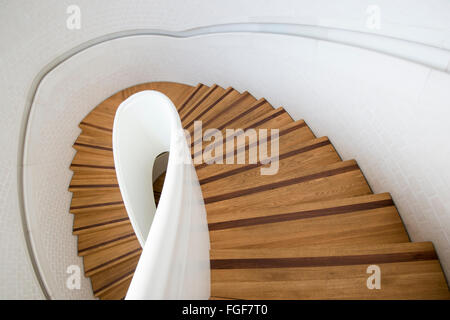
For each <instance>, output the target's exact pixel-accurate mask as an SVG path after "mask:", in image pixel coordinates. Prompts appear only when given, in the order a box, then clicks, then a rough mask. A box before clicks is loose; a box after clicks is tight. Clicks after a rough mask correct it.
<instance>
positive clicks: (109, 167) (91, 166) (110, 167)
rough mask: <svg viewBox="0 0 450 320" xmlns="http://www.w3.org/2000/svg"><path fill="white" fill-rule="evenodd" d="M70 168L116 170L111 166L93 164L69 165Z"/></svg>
mask: <svg viewBox="0 0 450 320" xmlns="http://www.w3.org/2000/svg"><path fill="white" fill-rule="evenodd" d="M70 166H71V167H77V168H92V169H111V170H115V169H116V168H115V167H113V166H97V165H93V164H71V165H70Z"/></svg>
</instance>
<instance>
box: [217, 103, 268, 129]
mask: <svg viewBox="0 0 450 320" xmlns="http://www.w3.org/2000/svg"><path fill="white" fill-rule="evenodd" d="M266 102H267V101H266V99H264V98H263V99H262V100H261V101H259V102H258V101H257V102H256V104H255V105H254V106H252V107H250V108H248V109H247V110H245V111H244V112H242V113H241V114H238V115H237V116H236V117H234V118H233V119H231V120H229V121H227V122H226V123H224V124H223V125H221V126H220V127H219V128H218V129H219V130H223V129H225V128H226V127H227V126H228V125H230V124H231V123H233V122H235V121H236V120H238V119H240V118H242V117H244V116H246V115H248V114H249V113H250V112H252V111H254V110H256V109H258V108H259V107H261V106H262V105H264V104H265V103H266Z"/></svg>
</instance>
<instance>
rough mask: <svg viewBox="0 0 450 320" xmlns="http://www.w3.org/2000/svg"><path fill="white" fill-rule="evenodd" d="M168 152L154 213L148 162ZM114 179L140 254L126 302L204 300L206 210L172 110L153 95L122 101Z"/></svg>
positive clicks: (115, 132)
mask: <svg viewBox="0 0 450 320" xmlns="http://www.w3.org/2000/svg"><path fill="white" fill-rule="evenodd" d="M164 151H169V160H168V165H167V172H166V178H165V181H164V187H163V191H162V194H161V198H160V201H159V204H158V208H156V206H155V203H154V199H153V196H152V195H153V186H152V168H153V162H154V160H155V158H156V156H157V155H159V154H160V153H161V152H164ZM113 153H114V162H115V167H116V174H117V180H118V182H119V188H120V191H121V193H122V197H123V200H124V203H125V207H126V209H127V212H128V215H129V217H130V221H131V224H132V226H133V229H134V230H135V233H136V235H137V237H138V240H139V242H140V243H141V246H142V247H143V251H142V254H141V257H140V259H139V263H138V265H137V268H136V270H135V273H134V276H133V279H132V281H131V284H130V287H129V289H128V293H127V296H126V299H208V298H209V295H210V266H209V234H208V225H207V220H206V210H205V205H204V203H203V197H202V193H201V189H200V185H199V182H198V178H197V174H196V172H195V169H194V167H193V164H192V160H191V157H190V152H189V148H188V145H187V143H186V140H185V136H184V131H183V128H182V125H181V120H180V118H179V116H178V113H177V110H176V108H175V106H174V105H173V103H172V102H171V101H170V99H169V98H168V97H167V96H165V95H164V94H162V93H160V92H157V91H151V90H148V91H141V92H139V93H136V94H134V95H132V96H131V97H129V98H128V99H127V100H125V101H124V102H122V104H121V105H120V106H119V108H118V109H117V112H116V116H115V119H114V128H113Z"/></svg>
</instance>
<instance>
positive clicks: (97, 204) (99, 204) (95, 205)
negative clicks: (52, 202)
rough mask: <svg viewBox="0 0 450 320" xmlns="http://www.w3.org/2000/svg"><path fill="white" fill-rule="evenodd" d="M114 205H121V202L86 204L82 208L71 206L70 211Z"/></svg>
mask: <svg viewBox="0 0 450 320" xmlns="http://www.w3.org/2000/svg"><path fill="white" fill-rule="evenodd" d="M115 204H123V201H115V202H104V203H96V204H88V205H84V206H71V207H70V209H71V210H74V209H87V208H96V207H106V206H112V205H115Z"/></svg>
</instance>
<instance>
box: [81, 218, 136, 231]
mask: <svg viewBox="0 0 450 320" xmlns="http://www.w3.org/2000/svg"><path fill="white" fill-rule="evenodd" d="M127 220H130V219H129V218H128V217H126V218H120V219H115V220H109V221H105V222H100V223H95V224H90V225H87V226H83V227H78V228H73V231H81V230H86V229H91V228H96V227H101V226H105V225H108V224H112V223H117V222H122V221H127Z"/></svg>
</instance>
